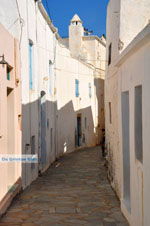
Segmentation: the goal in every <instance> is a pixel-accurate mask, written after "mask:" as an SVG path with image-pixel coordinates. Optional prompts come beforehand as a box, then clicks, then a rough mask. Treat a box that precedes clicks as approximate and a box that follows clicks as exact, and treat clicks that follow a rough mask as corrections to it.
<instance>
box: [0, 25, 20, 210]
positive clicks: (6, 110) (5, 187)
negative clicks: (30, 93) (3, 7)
mask: <svg viewBox="0 0 150 226" xmlns="http://www.w3.org/2000/svg"><path fill="white" fill-rule="evenodd" d="M0 33H1V39H0V49H1V50H0V51H1V52H0V55H2V54H4V57H5V60H6V61H7V62H8V64H9V65H10V66H11V67H12V70H11V73H10V80H8V79H7V73H6V65H3V66H2V65H0V74H1V76H0V154H2V155H4V154H6V155H7V154H18V155H20V154H21V90H20V84H21V83H20V55H19V46H18V41H17V40H16V39H15V38H14V37H13V36H12V35H11V34H10V33H9V32H8V31H7V30H6V29H5V28H4V27H3V26H2V25H0ZM16 79H17V80H18V83H16ZM8 89H9V90H8ZM10 90H11V92H10V93H9V91H10ZM20 177H21V163H20V162H17V163H14V162H1V163H0V184H1V186H0V206H1V201H2V200H3V198H4V197H6V195H7V194H8V193H9V192H10V189H14V187H13V186H14V184H15V183H16V182H17V181H18V180H19V179H20ZM0 214H1V211H0Z"/></svg>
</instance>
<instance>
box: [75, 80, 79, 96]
mask: <svg viewBox="0 0 150 226" xmlns="http://www.w3.org/2000/svg"><path fill="white" fill-rule="evenodd" d="M75 95H76V97H79V80H78V79H76V80H75Z"/></svg>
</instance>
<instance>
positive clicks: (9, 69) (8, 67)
mask: <svg viewBox="0 0 150 226" xmlns="http://www.w3.org/2000/svg"><path fill="white" fill-rule="evenodd" d="M11 71H12V67H11V66H9V65H7V80H9V81H10V80H11Z"/></svg>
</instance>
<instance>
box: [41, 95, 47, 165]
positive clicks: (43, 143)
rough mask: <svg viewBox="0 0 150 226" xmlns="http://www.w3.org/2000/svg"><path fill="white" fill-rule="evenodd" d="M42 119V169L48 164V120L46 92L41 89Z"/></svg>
mask: <svg viewBox="0 0 150 226" xmlns="http://www.w3.org/2000/svg"><path fill="white" fill-rule="evenodd" d="M40 114H41V115H40V117H41V119H40V121H41V123H40V124H41V134H40V138H41V139H40V140H41V150H40V165H41V167H40V168H42V169H44V167H45V166H46V128H47V120H46V92H45V91H41V99H40Z"/></svg>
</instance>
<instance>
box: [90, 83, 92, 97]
mask: <svg viewBox="0 0 150 226" xmlns="http://www.w3.org/2000/svg"><path fill="white" fill-rule="evenodd" d="M91 97H92V88H91V83H89V98H91Z"/></svg>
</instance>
